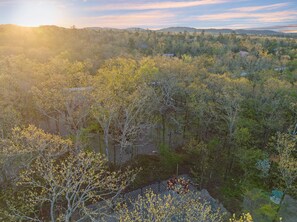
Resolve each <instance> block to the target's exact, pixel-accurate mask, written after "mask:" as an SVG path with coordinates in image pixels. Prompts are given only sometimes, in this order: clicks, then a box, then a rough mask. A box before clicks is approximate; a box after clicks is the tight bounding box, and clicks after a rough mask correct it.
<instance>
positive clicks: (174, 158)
mask: <svg viewBox="0 0 297 222" xmlns="http://www.w3.org/2000/svg"><path fill="white" fill-rule="evenodd" d="M159 149H160V155H161V161H162V162H163V163H164V167H165V169H167V170H173V169H176V167H177V165H178V164H179V163H181V161H182V158H181V156H180V155H178V154H177V153H175V152H174V151H172V150H170V149H169V148H168V146H166V145H161V146H160V148H159Z"/></svg>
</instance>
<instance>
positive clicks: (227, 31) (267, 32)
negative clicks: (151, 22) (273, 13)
mask: <svg viewBox="0 0 297 222" xmlns="http://www.w3.org/2000/svg"><path fill="white" fill-rule="evenodd" d="M202 31H205V32H206V33H212V34H219V33H222V34H230V33H233V32H234V33H236V34H240V35H243V34H246V35H282V36H283V35H293V34H291V33H282V32H276V31H272V30H247V29H196V28H191V27H169V28H164V29H159V30H158V32H202Z"/></svg>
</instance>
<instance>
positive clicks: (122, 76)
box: [0, 25, 297, 221]
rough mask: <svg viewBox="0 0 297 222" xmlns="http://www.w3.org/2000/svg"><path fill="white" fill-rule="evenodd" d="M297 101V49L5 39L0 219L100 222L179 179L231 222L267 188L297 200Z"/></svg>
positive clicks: (50, 34) (121, 38) (22, 34)
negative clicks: (120, 199) (124, 201)
mask: <svg viewBox="0 0 297 222" xmlns="http://www.w3.org/2000/svg"><path fill="white" fill-rule="evenodd" d="M296 87H297V39H296V38H291V37H276V36H257V35H237V34H235V33H231V34H221V33H220V34H209V33H207V32H195V33H189V32H174V33H173V32H155V31H149V30H146V31H142V30H108V29H76V28H75V27H73V28H71V29H65V28H59V27H55V26H42V27H38V28H25V27H19V26H13V25H1V26H0V89H1V90H0V136H1V143H0V144H1V151H0V164H1V175H0V183H1V193H0V200H1V203H0V206H1V208H2V209H10V210H3V212H2V211H0V219H1V218H5V219H3V220H5V221H8V220H12V221H16V220H17V219H20V218H21V219H22V220H24V221H26V220H31V219H32V218H39V219H40V218H44V219H40V221H47V220H51V221H56V220H57V221H58V219H57V218H58V217H63V218H64V221H71V218H76V217H77V216H78V214H79V215H83V216H82V218H89V219H90V218H91V216H90V215H91V214H90V212H89V209H88V208H87V207H86V205H87V204H91V203H95V202H96V201H99V200H101V199H106V198H107V197H108V198H111V197H117V196H118V194H119V193H120V192H122V191H123V190H124V189H125V188H126V187H127V186H128V185H131V183H132V182H133V183H132V185H133V187H137V186H138V187H139V186H143V185H145V184H147V183H150V182H153V181H156V180H161V179H166V178H168V177H170V176H172V175H174V174H179V171H180V172H182V173H187V174H190V175H191V176H192V177H193V178H194V180H195V183H196V185H197V187H199V189H202V188H207V189H208V190H209V191H210V192H211V193H212V195H214V196H215V197H216V198H218V199H219V200H220V201H222V202H223V204H224V206H225V207H226V208H227V209H228V210H229V211H230V212H237V213H238V212H240V211H241V210H242V207H241V206H242V205H241V203H242V199H243V196H244V193H245V192H246V191H249V190H252V189H254V188H257V189H261V190H265V191H267V192H270V191H271V190H272V189H275V188H277V189H280V190H282V191H283V192H284V193H286V194H290V195H291V196H292V197H295V198H296V197H297V193H296V190H297V186H296V185H297V180H296V179H297V166H296V164H297V153H296V134H297V111H296V107H297V88H296ZM90 135H96V136H95V137H96V140H94V138H93V137H94V136H93V137H92V136H90ZM94 141H96V142H94ZM148 144H150V146H153V149H154V151H155V152H153V153H152V152H151V153H146V152H145V151H143V152H142V151H141V150H145V149H147V147H149V145H148ZM136 150H137V152H136ZM138 153H143V154H146V155H137V154H138ZM128 154H129V155H128ZM102 155H105V156H106V158H107V160H105V159H104V158H103V157H102ZM65 163H67V164H70V165H71V169H70V170H74V172H75V173H74V174H77V175H79V174H84V175H86V176H85V177H84V178H85V181H83V182H81V183H80V184H77V181H78V180H79V179H78V177H77V175H70V174H69V169H67V167H65ZM81 163H84V164H85V163H88V164H90V167H91V170H88V169H89V168H84V167H82V168H79V167H78V166H81V165H80V164H81ZM82 165H83V164H82ZM131 166H132V168H133V170H132V169H131V168H129V167H131ZM76 167H78V168H79V169H78V168H76ZM139 168H142V170H139ZM75 169H77V171H75ZM125 169H126V170H125ZM51 170H53V172H54V173H53V172H52V171H51ZM58 170H61V172H62V173H61V175H59V174H55V172H56V171H58ZM103 170H105V171H106V173H103ZM42 172H44V173H42ZM96 172H100V173H98V174H96ZM136 174H137V176H136V177H135V175H136ZM50 177H52V180H54V181H57V182H56V183H55V184H54V185H53V183H52V181H51V178H50ZM61 177H64V178H68V179H69V180H66V179H65V181H64V180H63V178H61ZM102 179H104V180H105V182H106V183H103V184H102V183H100V181H102ZM16 181H18V182H17V183H16ZM119 181H121V183H120V182H119ZM64 183H69V184H72V186H73V189H74V190H75V189H76V191H77V189H78V188H77V187H81V186H82V187H84V189H85V190H87V188H86V187H88V188H90V190H89V191H90V192H89V193H88V194H87V195H85V194H82V193H79V192H78V193H77V197H81V199H82V200H83V201H85V202H83V201H81V202H79V201H77V202H75V200H76V199H75V200H72V199H71V198H70V196H71V195H72V194H73V191H71V192H70V191H69V190H67V189H66V188H65V187H63V186H64V185H65V184H64ZM62 184H63V185H62ZM81 184H83V185H81ZM28 185H29V186H28ZM108 185H110V187H108ZM49 187H50V188H51V189H48V188H49ZM93 187H96V189H101V191H102V192H101V193H100V194H94V193H93V191H94V190H93ZM94 189H95V188H94ZM130 189H132V188H130ZM27 193H28V195H29V196H26V195H25V194H27ZM53 194H55V195H53ZM150 195H153V194H147V197H148V198H159V197H155V196H150ZM15 196H18V197H19V199H20V200H18V201H7V199H9V198H6V197H11V198H12V199H13V197H15ZM45 197H46V198H45ZM72 197H73V196H72ZM22 198H23V199H22ZM26 198H29V199H30V201H28V202H27V203H26V204H23V205H21V204H20V203H23V202H24V201H25V200H26ZM63 198H64V199H63ZM67 198H68V199H67ZM69 198H70V199H71V201H73V202H71V203H72V204H73V205H71V206H72V207H69V204H68V208H67V209H65V210H64V208H63V207H62V206H64V205H65V204H66V205H67V201H66V200H68V201H69ZM168 198H169V199H168V201H169V200H170V201H171V199H170V197H168ZM12 199H11V200H12ZM22 201H23V202H22ZM63 201H64V202H63ZM139 201H140V202H141V201H144V200H143V199H141V198H140V199H139ZM158 201H161V202H162V201H164V200H163V199H162V200H158ZM14 202H17V203H14ZM25 202H26V201H25ZM68 203H69V202H68ZM141 203H142V202H141ZM155 203H156V202H155ZM76 204H77V205H76ZM193 204H195V203H193ZM161 205H162V204H161ZM9 206H10V207H9ZM11 206H13V207H11ZM56 206H57V209H56V210H55V207H56ZM195 206H197V209H201V208H200V207H202V208H203V206H200V205H199V204H198V205H195ZM58 207H61V208H59V209H58ZM269 207H270V205H269ZM156 208H159V207H158V206H157V207H156ZM272 208H273V207H271V209H270V208H269V209H268V210H267V211H269V210H271V211H273V209H272ZM46 209H51V210H50V211H47V210H46ZM77 209H80V210H81V211H80V212H79V213H78V212H77ZM154 209H155V208H154ZM168 209H169V208H168ZM168 209H167V208H164V211H167V210H168ZM176 209H177V208H174V209H173V208H172V209H171V210H172V211H174V210H176ZM133 212H134V213H135V214H133V215H132V214H130V213H133ZM133 212H129V210H128V211H127V210H126V208H123V209H121V210H120V216H119V218H120V220H122V221H129V219H127V218H130V217H133V216H135V215H138V216H139V217H143V215H139V212H138V211H137V209H136V208H135V211H133ZM176 212H177V211H176ZM269 212H270V211H269ZM96 213H97V214H98V215H99V214H100V212H99V213H98V212H96ZM179 213H180V212H179ZM194 213H195V212H188V214H189V215H191V216H192V217H193V218H195V214H194ZM271 214H272V217H274V218H276V215H275V214H273V213H270V214H269V213H267V215H268V216H267V217H269V216H271ZM2 215H3V216H2ZM25 215H27V216H25ZM28 215H29V216H28ZM98 215H97V216H98ZM176 215H179V216H180V214H176ZM176 215H175V216H176ZM182 215H184V214H182ZM92 216H94V215H92ZM146 216H147V215H146ZM167 216H168V215H167ZM200 216H201V215H200ZM212 216H213V217H214V218H216V215H215V214H214V215H212ZM171 217H174V216H172V215H171ZM243 217H245V218H249V217H250V215H245V216H243ZM121 218H122V219H121ZM189 218H191V217H190V216H189ZM32 220H33V219H32ZM233 220H234V221H235V219H233ZM248 220H249V219H246V221H248ZM143 221H145V220H144V219H143ZM148 221H149V220H148ZM189 221H191V220H189ZM214 221H219V219H216V220H214Z"/></svg>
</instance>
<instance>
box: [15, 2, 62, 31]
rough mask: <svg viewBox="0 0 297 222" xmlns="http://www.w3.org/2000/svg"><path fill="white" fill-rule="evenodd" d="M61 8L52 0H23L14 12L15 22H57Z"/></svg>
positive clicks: (37, 23)
mask: <svg viewBox="0 0 297 222" xmlns="http://www.w3.org/2000/svg"><path fill="white" fill-rule="evenodd" d="M62 13H63V12H62V9H61V8H59V7H58V6H57V5H56V4H55V3H54V2H53V1H39V2H36V1H35V2H34V1H33V2H31V1H26V2H25V1H24V3H21V4H20V5H19V7H18V10H17V11H16V13H15V16H14V19H15V21H16V22H15V23H16V24H18V25H22V26H40V25H53V24H59V23H60V22H61V21H60V20H61V19H62Z"/></svg>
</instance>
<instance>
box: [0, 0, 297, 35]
mask: <svg viewBox="0 0 297 222" xmlns="http://www.w3.org/2000/svg"><path fill="white" fill-rule="evenodd" d="M0 23H1V24H18V25H26V26H38V25H58V26H64V27H70V26H71V25H75V26H77V27H115V28H127V27H141V28H151V29H157V28H163V27H169V26H190V27H196V28H233V29H240V28H245V29H247V28H254V29H255V28H265V29H272V30H280V31H285V32H286V31H295V32H297V0H288V1H286V0H284V1H281V0H159V1H157V0H147V1H144V0H0Z"/></svg>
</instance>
